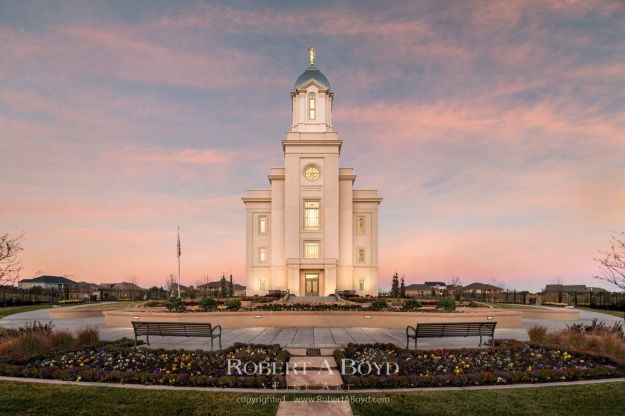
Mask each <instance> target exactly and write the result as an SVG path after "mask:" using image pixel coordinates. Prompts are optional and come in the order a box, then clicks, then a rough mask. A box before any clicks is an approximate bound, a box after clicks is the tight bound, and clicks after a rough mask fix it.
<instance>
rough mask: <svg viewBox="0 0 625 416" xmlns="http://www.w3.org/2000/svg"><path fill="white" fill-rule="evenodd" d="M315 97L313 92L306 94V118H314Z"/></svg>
mask: <svg viewBox="0 0 625 416" xmlns="http://www.w3.org/2000/svg"><path fill="white" fill-rule="evenodd" d="M316 101H317V99H316V97H315V93H312V92H311V93H310V94H308V119H309V120H314V119H315V110H316V107H315V105H316Z"/></svg>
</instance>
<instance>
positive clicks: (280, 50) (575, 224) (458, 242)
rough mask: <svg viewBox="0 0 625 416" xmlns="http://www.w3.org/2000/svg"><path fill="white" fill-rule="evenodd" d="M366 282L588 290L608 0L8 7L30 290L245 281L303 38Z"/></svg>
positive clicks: (610, 130) (599, 203) (3, 138)
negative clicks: (253, 195) (313, 63)
mask: <svg viewBox="0 0 625 416" xmlns="http://www.w3.org/2000/svg"><path fill="white" fill-rule="evenodd" d="M307 41H308V42H310V43H311V44H312V45H313V46H315V47H316V49H317V63H318V66H319V67H320V69H321V70H322V71H323V72H324V73H325V75H326V76H327V77H328V79H329V80H330V82H331V84H332V87H333V90H334V93H335V102H334V123H335V128H336V129H337V130H338V131H339V136H340V138H342V139H343V140H344V144H343V153H342V165H343V166H345V167H353V168H355V170H356V173H357V174H358V179H357V181H356V186H358V187H363V188H378V189H380V193H381V194H382V196H383V197H384V202H383V203H382V205H381V211H380V223H381V225H380V228H381V243H380V276H381V279H380V280H381V285H382V286H384V287H388V286H389V285H390V278H391V275H392V273H393V272H395V271H397V272H399V273H400V275H405V277H406V280H407V281H408V282H410V283H412V282H423V281H424V280H434V279H435V280H443V281H448V280H449V279H450V278H451V277H452V276H459V277H460V279H461V280H462V282H463V283H465V284H466V283H471V282H474V281H483V282H491V281H493V280H496V281H498V282H502V283H503V284H504V285H505V287H507V288H516V289H531V290H535V289H539V288H541V287H543V286H544V284H545V283H549V282H552V281H554V280H555V279H556V278H558V277H559V278H560V279H561V280H563V281H564V282H565V283H571V284H572V283H586V284H592V285H595V286H596V285H601V284H600V282H598V281H596V280H594V279H593V278H592V276H594V275H595V274H597V272H598V269H597V265H596V263H595V261H594V260H593V258H595V257H597V256H598V255H599V253H598V251H599V250H601V249H607V248H608V243H609V236H610V231H611V230H614V231H625V3H623V2H622V1H600V2H593V1H587V0H583V1H562V2H550V1H543V0H541V1H505V2H503V1H434V0H432V1H419V2H415V1H406V2H387V1H379V2H361V1H355V2H352V3H350V2H346V1H340V2H336V3H335V2H324V1H315V2H311V1H304V2H298V1H288V2H286V1H285V2H265V1H262V2H261V1H257V2H241V1H234V2H223V3H212V2H211V3H208V2H199V1H193V2H178V3H174V2H171V1H152V0H151V1H144V2H140V1H132V2H128V1H125V0H123V1H107V2H80V1H46V2H40V1H0V195H2V197H1V199H0V232H9V233H12V234H17V233H20V232H22V231H23V232H25V236H24V239H23V246H24V249H25V250H24V252H23V263H24V270H23V273H22V277H30V276H32V275H33V274H35V273H36V272H38V271H41V272H44V273H46V274H56V275H62V274H69V275H72V276H74V278H75V279H76V280H81V281H95V282H118V281H124V280H128V279H129V277H130V276H134V277H135V278H136V280H137V282H138V283H139V284H140V285H142V286H150V285H154V284H156V285H162V284H163V283H164V281H165V278H166V276H167V275H168V274H169V273H173V272H174V271H175V270H176V251H175V247H176V227H177V226H178V225H180V227H181V238H182V250H183V256H182V276H183V283H186V284H195V283H196V282H198V281H199V280H201V279H202V278H203V277H204V276H209V277H210V278H211V279H212V278H214V277H216V276H218V275H219V274H221V272H222V271H226V272H230V271H231V272H232V273H233V275H234V280H235V281H238V282H242V283H243V282H244V280H245V278H244V206H243V204H242V202H241V200H240V198H241V196H242V195H243V193H244V190H245V189H247V188H260V187H266V186H267V185H268V182H267V178H266V175H267V174H268V173H269V168H270V167H273V166H281V165H282V161H283V158H282V149H281V140H282V139H283V137H284V135H285V132H286V130H287V129H288V128H289V126H290V121H291V120H290V111H291V110H290V96H289V92H290V91H291V89H292V88H293V83H294V81H295V79H296V78H297V76H298V75H299V74H300V73H301V72H302V71H303V70H304V69H305V67H306V65H307V59H308V56H307V51H306V42H307Z"/></svg>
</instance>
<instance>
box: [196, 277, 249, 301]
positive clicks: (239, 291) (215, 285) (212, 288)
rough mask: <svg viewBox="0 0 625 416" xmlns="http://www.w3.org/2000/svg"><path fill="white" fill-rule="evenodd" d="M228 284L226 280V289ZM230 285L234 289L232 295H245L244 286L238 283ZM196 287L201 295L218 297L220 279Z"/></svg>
mask: <svg viewBox="0 0 625 416" xmlns="http://www.w3.org/2000/svg"><path fill="white" fill-rule="evenodd" d="M229 286H230V282H229V281H228V280H226V290H228V287H229ZM232 287H233V291H234V296H245V286H243V285H240V284H238V283H233V284H232ZM197 289H198V291H199V292H200V294H201V295H202V296H213V297H219V296H220V294H221V279H220V280H217V281H214V282H208V283H204V284H203V285H199V286H198V287H197Z"/></svg>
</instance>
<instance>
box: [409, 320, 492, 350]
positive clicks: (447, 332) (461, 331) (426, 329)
mask: <svg viewBox="0 0 625 416" xmlns="http://www.w3.org/2000/svg"><path fill="white" fill-rule="evenodd" d="M495 325H497V322H448V323H440V324H437V323H427V324H417V325H416V327H412V326H408V327H406V349H407V348H408V345H409V344H410V339H411V338H413V339H414V347H415V349H417V339H418V338H446V337H480V346H482V337H491V342H492V344H491V345H495ZM410 331H412V332H413V333H410Z"/></svg>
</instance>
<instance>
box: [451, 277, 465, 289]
mask: <svg viewBox="0 0 625 416" xmlns="http://www.w3.org/2000/svg"><path fill="white" fill-rule="evenodd" d="M461 284H462V281H461V280H460V276H453V277H452V278H451V280H450V281H449V285H448V286H454V287H456V288H457V287H458V286H460V285H461Z"/></svg>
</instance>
